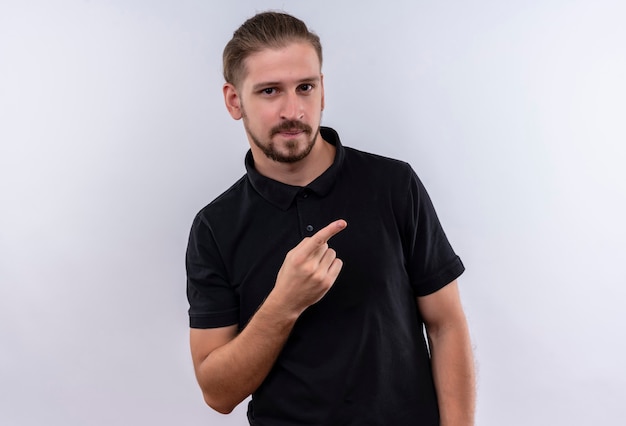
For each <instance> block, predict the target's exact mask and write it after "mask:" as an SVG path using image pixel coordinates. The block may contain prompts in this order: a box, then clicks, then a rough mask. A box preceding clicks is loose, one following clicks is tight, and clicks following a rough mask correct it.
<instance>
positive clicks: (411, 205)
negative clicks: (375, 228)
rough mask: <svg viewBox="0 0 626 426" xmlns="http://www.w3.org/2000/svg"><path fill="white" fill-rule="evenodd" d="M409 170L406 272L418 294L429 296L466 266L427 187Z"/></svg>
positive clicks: (460, 272)
mask: <svg viewBox="0 0 626 426" xmlns="http://www.w3.org/2000/svg"><path fill="white" fill-rule="evenodd" d="M409 169H410V179H409V185H408V186H409V187H408V190H407V192H406V194H407V196H406V203H407V204H406V210H405V212H406V217H405V219H406V220H405V222H404V223H405V230H404V235H405V242H404V244H405V256H406V263H407V271H408V274H409V277H410V280H411V285H412V286H413V290H414V292H415V294H416V295H417V296H426V295H428V294H431V293H434V292H435V291H437V290H439V289H441V288H442V287H444V286H445V285H447V284H449V283H450V282H452V281H454V280H455V279H456V278H458V277H459V276H460V275H461V274H462V273H463V271H465V267H464V266H463V263H462V262H461V259H460V257H459V256H457V255H456V253H455V252H454V250H453V249H452V246H451V245H450V242H449V241H448V238H447V237H446V234H445V232H444V230H443V227H442V226H441V223H440V222H439V219H438V217H437V213H436V212H435V208H434V207H433V204H432V201H431V199H430V197H429V196H428V193H427V192H426V188H424V185H423V184H422V182H421V181H420V180H419V178H418V177H417V175H416V174H415V172H414V171H413V169H411V168H410V166H409Z"/></svg>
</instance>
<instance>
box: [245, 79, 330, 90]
mask: <svg viewBox="0 0 626 426" xmlns="http://www.w3.org/2000/svg"><path fill="white" fill-rule="evenodd" d="M320 80H321V78H320V77H319V76H316V77H307V78H303V79H301V80H298V82H297V84H305V83H318V82H319V81H320ZM282 84H283V83H281V82H279V81H266V82H264V83H257V84H255V85H254V86H252V91H253V92H256V91H257V90H261V89H265V88H267V87H274V86H281V85H282Z"/></svg>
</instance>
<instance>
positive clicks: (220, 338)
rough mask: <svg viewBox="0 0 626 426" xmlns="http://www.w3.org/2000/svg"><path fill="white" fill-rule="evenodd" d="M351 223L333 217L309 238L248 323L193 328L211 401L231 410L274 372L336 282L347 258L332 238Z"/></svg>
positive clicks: (199, 371)
mask: <svg viewBox="0 0 626 426" xmlns="http://www.w3.org/2000/svg"><path fill="white" fill-rule="evenodd" d="M346 226H347V224H346V222H345V221H344V220H337V221H335V222H332V223H331V224H329V225H328V226H326V227H325V228H323V229H321V230H319V231H318V232H317V233H316V234H315V235H313V236H312V237H307V238H305V239H303V240H302V241H301V242H300V244H298V245H297V246H296V247H295V248H293V249H292V250H291V251H290V252H289V253H287V256H286V257H285V261H284V262H283V264H282V266H281V268H280V270H279V272H278V275H277V278H276V284H275V286H274V288H273V290H272V291H271V292H270V294H269V295H268V296H267V298H266V299H265V301H264V302H263V304H262V305H261V306H260V307H259V309H258V310H257V312H256V313H255V314H254V316H253V317H252V318H251V319H250V321H249V322H248V324H247V325H246V327H245V328H244V329H243V330H242V331H241V332H240V333H239V334H238V333H237V326H236V325H233V326H229V327H222V328H215V329H191V333H190V342H191V354H192V359H193V364H194V369H195V372H196V378H197V379H198V383H199V385H200V388H201V389H202V394H203V396H204V400H205V401H206V403H207V404H208V405H209V406H211V407H212V408H213V409H215V410H217V411H219V412H220V413H225V414H226V413H230V412H231V411H232V410H233V409H234V408H235V407H236V406H237V405H238V404H239V403H240V402H241V401H243V400H244V399H245V398H247V397H248V396H249V395H250V394H252V392H254V391H255V390H256V389H257V388H258V387H259V386H260V385H261V383H262V382H263V380H264V379H265V377H267V375H268V374H269V372H270V370H271V368H272V366H273V365H274V362H275V361H276V358H277V357H278V355H279V354H280V351H281V350H282V348H283V346H284V344H285V342H286V341H287V338H288V337H289V334H290V332H291V330H292V328H293V326H294V324H295V322H296V320H297V319H298V317H299V316H300V315H301V314H302V312H304V310H306V308H308V307H309V306H311V305H313V304H314V303H316V302H318V301H319V300H320V299H321V298H322V297H324V295H325V294H326V293H327V292H328V290H330V288H331V287H332V285H333V284H334V282H335V280H336V279H337V276H338V275H339V272H340V271H341V267H342V266H343V263H342V262H341V260H340V259H338V258H337V257H336V253H335V251H334V250H333V249H331V248H329V247H328V240H329V239H330V238H331V237H332V236H333V235H335V234H337V233H338V232H340V231H342V230H343V229H345V227H346Z"/></svg>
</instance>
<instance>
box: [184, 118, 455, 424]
mask: <svg viewBox="0 0 626 426" xmlns="http://www.w3.org/2000/svg"><path fill="white" fill-rule="evenodd" d="M321 134H322V137H323V139H324V140H325V141H326V142H328V143H331V144H333V145H335V146H336V148H337V151H336V155H335V159H334V162H333V164H332V165H331V166H330V167H329V168H328V169H327V170H326V171H325V172H324V173H323V174H322V175H320V176H319V177H318V178H317V179H315V180H314V181H313V182H311V183H310V184H309V185H307V186H306V187H297V186H290V185H286V184H283V183H280V182H277V181H274V180H272V179H269V178H266V177H264V176H262V175H260V174H259V173H258V172H257V171H256V170H255V168H254V161H253V159H252V155H251V153H250V152H248V154H247V156H246V169H247V174H246V175H245V176H243V177H242V178H241V179H240V180H239V181H237V182H236V183H235V184H234V185H233V186H232V187H231V188H230V189H228V190H227V191H226V192H224V193H223V194H222V195H220V196H219V197H218V198H216V199H215V200H214V201H213V202H211V203H210V204H209V205H208V206H206V207H205V208H203V209H202V210H201V211H200V212H199V213H198V215H197V216H196V218H195V220H194V222H193V226H192V229H191V234H190V238H189V246H188V249H187V277H188V279H187V295H188V299H189V304H190V308H189V317H190V326H191V327H193V328H214V327H223V326H228V325H233V324H238V325H239V328H240V329H242V328H243V327H245V325H246V324H247V322H248V320H249V319H250V317H251V316H252V315H253V314H254V312H255V311H256V310H257V309H258V307H259V305H260V304H261V303H262V302H263V300H264V299H265V297H266V296H267V295H268V293H269V292H270V291H271V290H272V287H273V286H274V282H275V279H276V274H277V273H278V270H279V269H280V266H281V265H282V262H283V260H284V258H285V255H286V254H287V252H288V251H289V250H291V249H292V248H293V247H295V246H296V245H297V244H298V243H299V242H300V241H301V240H302V238H304V237H306V236H310V235H313V234H314V233H315V232H316V231H318V230H319V229H321V228H322V227H324V226H326V225H327V224H329V223H330V222H332V221H334V220H336V219H345V220H346V221H347V222H348V227H347V228H346V229H345V230H344V231H342V232H340V233H339V234H337V235H336V236H334V237H333V238H332V239H331V240H330V241H329V245H330V246H331V247H332V248H334V249H335V250H336V251H337V256H338V257H339V258H341V259H342V260H343V262H344V266H343V269H342V271H341V273H340V275H339V277H338V279H337V281H336V282H335V284H334V285H333V287H332V288H331V289H330V291H329V292H328V293H327V294H326V295H325V296H324V298H323V299H322V300H321V301H320V302H318V303H317V304H315V305H313V306H311V307H309V308H308V309H307V310H306V311H305V312H304V313H303V315H302V316H301V317H300V318H299V319H298V321H297V322H296V325H295V326H294V329H293V331H292V333H291V335H290V337H289V339H288V341H287V343H286V345H285V347H284V349H283V351H282V352H281V355H280V356H279V358H278V360H277V361H276V364H275V365H274V367H273V369H272V370H271V372H270V374H269V375H268V377H267V378H266V380H265V381H264V382H263V384H262V385H261V387H260V388H259V389H258V390H257V391H256V392H255V393H254V395H253V398H252V401H251V403H250V406H249V410H248V417H249V419H250V422H251V424H253V425H272V426H280V425H302V424H333V425H334V424H341V425H395V426H402V425H416V424H419V425H431V424H432V425H436V424H439V415H438V410H437V403H436V396H435V391H434V386H433V382H432V374H431V368H430V359H429V354H428V349H427V345H426V342H425V338H424V335H423V332H422V325H423V323H422V319H421V316H420V313H419V311H418V309H417V304H416V297H417V296H424V295H427V294H430V293H433V292H435V291H437V290H439V289H440V288H441V287H443V286H445V285H446V284H448V283H450V282H451V281H453V280H454V279H456V278H457V277H458V276H459V275H461V273H462V272H463V270H464V267H463V264H462V263H461V260H460V259H459V257H458V256H457V255H456V254H455V253H454V251H453V250H452V248H451V246H450V244H449V243H448V240H447V238H446V236H445V233H444V231H443V229H442V227H441V225H440V223H439V220H438V219H437V215H436V213H435V210H434V209H433V206H432V203H431V201H430V198H429V197H428V194H427V193H426V190H425V189H424V187H423V186H422V183H421V182H420V180H419V179H418V177H417V176H416V174H415V172H414V171H413V170H412V169H411V167H410V166H409V165H408V164H406V163H404V162H401V161H398V160H393V159H388V158H384V157H380V156H377V155H373V154H369V153H365V152H361V151H358V150H355V149H351V148H347V147H343V146H342V145H341V142H340V141H339V137H338V135H337V133H336V132H335V131H334V130H332V129H330V128H322V133H321Z"/></svg>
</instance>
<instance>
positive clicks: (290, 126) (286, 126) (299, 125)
mask: <svg viewBox="0 0 626 426" xmlns="http://www.w3.org/2000/svg"><path fill="white" fill-rule="evenodd" d="M294 131H302V132H305V133H307V134H311V133H313V129H312V128H311V126H309V125H308V124H306V123H303V122H301V121H298V120H285V121H283V122H282V123H280V124H279V125H277V126H274V127H272V129H271V130H270V135H271V136H274V135H275V134H277V133H281V132H294Z"/></svg>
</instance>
